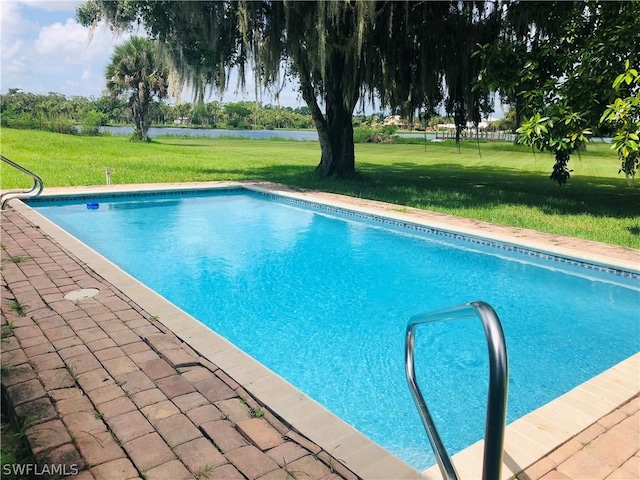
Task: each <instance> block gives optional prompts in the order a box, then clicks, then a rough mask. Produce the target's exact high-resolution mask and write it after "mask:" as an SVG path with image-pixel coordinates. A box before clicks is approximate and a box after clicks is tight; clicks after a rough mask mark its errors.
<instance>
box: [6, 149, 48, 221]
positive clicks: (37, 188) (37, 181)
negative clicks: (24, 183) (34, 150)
mask: <svg viewBox="0 0 640 480" xmlns="http://www.w3.org/2000/svg"><path fill="white" fill-rule="evenodd" d="M0 160H2V161H3V162H4V163H7V164H9V165H11V166H12V167H13V168H15V169H17V170H20V171H21V172H22V173H25V174H27V175H29V176H30V177H31V178H32V179H33V186H32V187H31V188H30V189H29V190H11V191H8V192H5V193H3V194H2V196H0V210H4V207H5V205H6V203H7V202H8V201H9V200H11V199H12V198H28V197H37V196H38V195H40V194H41V193H42V190H44V182H43V181H42V179H41V178H40V177H39V176H38V175H36V174H35V173H33V172H32V171H30V170H27V169H26V168H24V167H23V166H22V165H19V164H17V163H16V162H14V161H13V160H9V159H8V158H7V157H5V156H3V155H0ZM33 192H36V193H33Z"/></svg>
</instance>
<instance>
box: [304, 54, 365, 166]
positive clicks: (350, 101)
mask: <svg viewBox="0 0 640 480" xmlns="http://www.w3.org/2000/svg"><path fill="white" fill-rule="evenodd" d="M331 66H332V68H331V69H330V70H329V71H330V72H331V73H329V74H328V75H329V78H327V79H326V81H325V84H324V91H325V108H326V115H325V114H323V113H322V111H321V110H320V107H319V106H318V102H317V100H316V92H315V89H314V88H313V85H312V83H311V78H310V75H309V71H308V69H307V68H306V64H305V63H304V61H302V62H297V65H296V69H297V71H298V78H299V80H300V91H301V93H302V98H304V100H305V102H306V103H307V106H308V107H309V110H310V111H311V118H312V119H313V123H314V124H315V126H316V130H317V131H318V139H319V141H320V150H321V152H322V156H321V158H320V163H319V164H318V166H317V167H316V172H318V173H319V174H320V175H321V176H323V177H345V176H349V175H353V174H354V173H355V149H354V144H353V123H352V117H353V110H354V108H355V105H356V103H357V101H358V90H357V88H356V89H353V90H352V91H346V89H345V88H343V84H342V71H343V67H344V57H343V56H341V55H335V54H334V55H333V58H332V62H331Z"/></svg>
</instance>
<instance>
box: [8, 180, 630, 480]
mask: <svg viewBox="0 0 640 480" xmlns="http://www.w3.org/2000/svg"><path fill="white" fill-rule="evenodd" d="M230 188H246V189H249V190H255V191H260V192H264V193H271V194H277V195H282V196H286V197H290V198H295V199H298V200H305V201H310V202H314V203H324V204H328V205H331V206H334V207H337V208H344V209H348V210H354V209H357V210H358V211H361V212H363V213H368V214H371V215H377V216H385V217H390V218H393V219H396V220H400V221H408V222H413V223H418V224H422V225H425V226H427V227H430V228H435V229H440V230H445V231H450V232H457V233H461V234H464V235H471V236H475V237H482V238H486V239H490V240H494V241H498V242H506V243H510V244H516V245H520V246H522V247H524V248H530V249H532V250H536V251H542V252H545V253H550V254H554V255H559V256H566V257H567V258H573V259H579V260H582V261H585V262H593V263H597V264H601V265H606V266H610V267H613V268H620V269H624V270H628V271H632V272H639V271H640V270H639V269H638V268H637V267H638V265H637V263H634V256H633V250H632V249H623V248H621V247H615V246H611V248H612V249H618V250H621V251H622V252H623V255H622V257H623V258H612V257H610V256H608V255H606V254H605V255H603V254H602V253H598V252H593V251H584V250H579V249H576V248H573V247H571V246H570V245H569V246H567V245H563V244H562V243H561V242H557V243H556V241H555V237H554V241H553V242H552V243H548V242H547V243H546V244H545V243H544V242H541V241H540V240H538V239H534V240H531V239H529V238H525V237H523V233H522V229H511V230H513V231H514V232H515V233H514V234H513V235H509V233H508V232H506V233H505V231H504V230H509V229H508V228H505V227H500V228H498V229H499V230H502V231H500V232H497V233H496V232H495V231H493V230H492V229H489V228H488V227H487V226H490V225H491V224H487V223H486V222H476V221H468V220H462V222H461V223H462V225H460V224H458V225H452V224H451V219H453V218H456V217H452V216H449V215H441V214H436V215H435V217H436V218H429V219H427V220H425V219H424V218H422V217H421V215H420V214H418V215H416V214H415V213H416V212H414V209H405V208H404V207H402V208H400V206H398V205H391V204H384V203H382V202H372V201H364V200H360V199H354V198H351V197H345V196H341V195H336V194H326V193H322V192H310V191H295V190H292V189H290V188H288V187H286V186H283V185H277V184H271V183H266V182H199V183H190V184H153V185H148V184H145V185H117V186H113V185H112V186H109V187H103V186H99V187H72V188H55V189H54V188H51V189H47V190H46V191H45V193H44V194H43V196H46V197H56V196H68V195H87V194H89V195H91V194H93V195H104V194H110V193H145V192H160V191H181V190H183V191H197V190H202V189H207V190H209V189H230ZM11 206H12V207H13V208H14V209H15V210H17V211H18V212H19V213H21V214H22V215H23V216H24V217H25V218H26V219H27V220H29V221H31V222H32V223H33V224H35V225H37V226H39V227H40V229H41V230H42V231H43V232H44V233H46V234H48V235H50V236H51V237H52V238H53V239H54V240H56V241H57V242H58V243H60V244H61V245H62V246H63V247H64V248H66V249H67V250H69V251H70V252H71V253H72V254H73V255H75V256H76V257H77V258H78V259H80V260H81V261H83V262H84V263H85V264H86V265H87V266H88V267H89V268H92V269H93V270H94V271H96V272H97V273H98V274H99V275H101V276H102V277H103V278H104V279H105V280H107V281H109V282H110V283H112V284H113V285H114V286H115V287H116V288H118V289H120V290H122V291H123V292H124V293H125V294H127V296H129V297H130V298H131V299H132V300H133V301H135V302H136V303H137V304H138V305H140V307H142V308H143V309H144V310H145V311H147V312H148V313H150V314H152V315H156V316H157V317H158V318H159V321H160V322H161V323H162V324H163V325H165V326H166V327H167V328H169V329H170V330H171V331H173V332H174V333H175V334H176V335H177V336H178V337H179V338H181V339H182V340H183V341H185V342H186V343H187V344H189V345H190V346H191V347H192V348H194V349H195V350H196V351H198V352H199V353H200V354H201V355H202V356H203V357H205V358H207V359H209V360H210V361H211V362H213V363H215V364H216V365H218V366H219V367H220V368H222V369H223V370H224V371H225V372H226V373H227V374H228V375H229V376H231V377H232V378H233V379H234V380H235V381H236V382H238V383H239V384H240V385H242V386H243V387H244V388H245V389H246V390H247V391H249V392H250V393H251V394H252V395H254V396H255V397H256V398H258V399H259V400H260V401H261V402H262V403H264V404H265V405H267V406H268V407H269V408H270V409H271V410H272V411H274V413H276V414H277V415H279V416H280V417H282V418H283V419H284V420H285V421H286V422H287V423H289V424H290V425H292V426H293V427H294V428H295V429H296V430H298V431H299V432H300V433H302V434H303V435H305V436H306V437H308V438H309V439H311V440H312V441H314V442H315V443H316V444H317V445H319V446H320V447H322V448H323V449H324V450H325V451H327V452H329V453H330V454H332V455H333V456H334V457H335V458H337V459H339V460H340V461H341V462H342V463H344V464H345V465H346V466H347V467H348V468H350V469H351V470H352V471H353V472H354V473H356V474H357V475H358V476H360V477H362V478H364V479H368V478H371V479H397V480H402V479H405V478H406V479H409V478H420V477H422V478H425V479H439V478H441V476H440V472H439V470H438V468H437V466H434V467H431V468H429V469H427V470H425V471H424V472H418V471H417V470H415V469H414V468H412V467H411V466H409V465H408V464H406V463H405V462H403V461H402V460H400V459H399V458H397V457H395V456H394V455H392V454H391V453H389V452H388V451H386V450H385V449H383V448H382V447H380V446H379V445H377V444H375V443H374V442H372V441H371V440H369V439H368V438H367V437H365V436H364V435H362V434H361V433H360V432H358V431H357V430H356V429H354V428H353V427H351V426H350V425H348V424H347V423H346V422H344V421H343V420H341V419H340V418H338V417H337V416H335V415H334V414H332V413H331V412H329V411H328V410H327V409H326V408H324V407H323V406H322V405H320V404H319V403H317V402H316V401H314V400H313V399H311V398H309V397H308V396H306V395H305V394H304V393H302V392H301V391H299V390H298V389H296V388H295V387H293V386H292V385H291V384H289V383H288V382H287V381H286V380H284V379H283V378H282V377H280V376H278V375H277V374H275V373H274V372H272V371H271V370H269V369H267V368H266V367H264V366H263V365H262V364H260V363H258V362H257V361H255V360H254V359H253V358H252V357H250V356H249V355H247V354H245V353H244V352H243V351H241V350H240V349H239V348H237V347H235V346H234V345H233V344H231V343H230V342H228V341H227V340H226V339H224V338H223V337H221V336H220V335H218V334H216V333H215V332H213V331H212V330H211V329H209V328H208V327H206V326H205V325H203V324H202V323H200V322H199V321H198V320H196V319H195V318H193V317H191V316H190V315H188V314H187V313H186V312H184V311H183V310H181V309H180V308H178V307H176V306H175V305H174V304H172V303H171V302H169V301H167V300H166V299H165V298H164V297H162V296H160V295H159V294H157V293H156V292H154V291H153V290H151V289H150V288H148V287H147V286H145V285H143V284H142V283H140V282H138V281H137V280H136V279H135V278H133V277H132V276H130V275H129V274H127V273H126V272H124V271H123V270H122V269H120V267H118V266H116V265H115V264H113V263H111V262H110V261H108V260H107V259H106V258H104V257H103V256H102V255H100V254H98V253H97V252H96V251H94V250H93V249H91V248H90V247H88V246H87V245H85V244H84V243H82V242H80V241H79V240H77V239H76V238H75V237H73V236H72V235H70V234H69V233H67V232H66V231H64V230H63V229H61V228H60V227H58V226H57V225H55V224H54V223H53V222H51V221H49V220H48V219H46V218H45V217H43V216H42V215H40V214H39V213H38V212H36V211H35V210H33V209H32V208H31V207H29V206H28V205H25V204H24V203H22V202H20V201H16V200H12V201H11ZM399 208H400V209H401V210H402V211H398V210H397V209H399ZM405 211H409V213H406V212H405ZM464 223H471V224H472V225H464ZM545 235H546V234H545ZM550 237H551V236H550ZM569 240H570V239H569ZM578 242H580V241H578ZM625 251H626V252H630V254H631V255H630V257H629V259H625V258H624V256H625V255H624V253H625ZM638 258H639V259H640V257H638ZM639 379H640V353H639V354H635V355H633V356H631V357H629V358H628V359H626V360H624V361H623V362H621V363H619V364H617V365H615V366H614V367H612V368H611V369H609V370H607V371H605V372H603V373H601V374H600V375H598V376H596V377H594V378H592V379H590V380H588V381H587V382H585V383H583V384H582V385H580V386H578V387H576V388H574V389H573V390H571V391H570V392H568V393H566V394H564V395H562V396H561V397H559V398H557V399H555V400H554V401H552V402H550V403H548V404H547V405H544V406H542V407H541V408H539V409H537V410H535V411H534V412H531V413H530V414H528V415H526V416H524V417H522V418H520V419H518V420H517V421H515V422H513V423H512V424H510V425H508V426H507V429H506V435H505V449H504V450H505V458H504V466H503V473H502V478H505V479H507V478H512V477H513V476H514V475H516V474H517V473H520V472H521V471H522V470H524V469H526V468H527V467H528V466H530V465H531V464H533V463H535V462H536V461H537V460H539V459H540V458H542V457H544V456H545V455H546V454H548V453H549V452H551V451H553V450H554V449H555V448H557V447H558V446H559V445H561V444H562V443H564V442H566V441H567V440H569V439H570V438H572V437H573V436H575V435H577V434H578V433H579V432H580V431H582V430H584V429H585V428H587V427H588V426H589V425H591V424H593V423H595V422H596V421H598V420H599V419H600V418H601V417H603V416H604V415H606V414H608V413H609V412H611V411H612V410H614V409H615V408H617V407H618V406H619V405H621V404H623V403H625V402H626V401H628V400H629V399H631V398H633V397H634V396H635V395H637V394H638V393H639V392H640V380H639ZM482 445H483V442H482V441H479V442H477V443H476V444H474V445H472V446H470V447H468V448H467V449H465V450H463V451H461V452H459V453H457V454H455V455H454V456H453V461H454V464H455V466H456V469H457V470H458V473H459V474H460V477H461V478H463V479H466V478H469V479H475V478H479V477H480V475H481V471H482Z"/></svg>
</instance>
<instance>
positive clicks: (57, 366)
mask: <svg viewBox="0 0 640 480" xmlns="http://www.w3.org/2000/svg"><path fill="white" fill-rule="evenodd" d="M1 242H2V286H1V288H2V309H1V311H2V332H3V343H2V367H3V374H2V393H3V400H5V399H6V400H7V401H8V402H9V403H10V404H11V407H12V411H13V413H14V414H15V416H16V417H17V419H18V421H19V422H20V424H23V422H25V421H26V422H28V425H29V426H28V427H27V429H26V437H27V439H28V441H29V444H30V446H31V448H32V450H33V453H34V456H35V458H36V460H37V462H38V463H39V464H40V465H41V466H44V465H60V464H64V465H67V466H68V468H67V469H66V470H64V471H66V472H74V471H75V469H76V468H77V470H78V475H77V477H78V478H81V479H84V480H88V479H96V480H102V479H104V480H107V479H108V480H119V479H123V480H124V479H130V478H145V479H148V480H154V479H166V480H179V479H190V478H200V479H204V478H208V479H210V480H214V479H241V480H244V479H248V480H254V479H261V480H285V479H288V478H297V479H323V480H339V479H346V480H354V479H356V478H358V477H357V476H356V475H354V474H353V473H352V472H351V471H349V470H348V469H347V468H346V467H344V466H343V465H342V464H340V462H338V461H337V460H335V459H333V458H331V457H330V455H329V454H328V453H327V452H324V451H322V450H321V449H320V448H319V447H318V446H317V445H315V444H313V443H312V442H310V441H309V440H307V439H306V438H304V437H303V436H301V435H300V434H299V433H298V432H296V431H293V430H292V429H291V428H290V427H289V426H287V425H286V424H285V423H283V422H282V421H280V420H279V419H278V418H276V417H275V416H274V415H273V414H271V413H270V411H269V409H268V408H267V407H266V406H264V405H260V404H259V403H258V402H257V401H256V400H255V399H253V398H252V397H251V395H249V394H248V393H247V392H246V391H245V390H244V389H243V388H242V387H241V386H240V385H238V384H237V383H235V382H234V381H233V380H232V379H230V378H229V377H228V376H227V375H226V374H224V372H222V371H221V370H220V369H219V368H218V367H217V366H216V365H214V364H212V363H211V362H209V361H208V360H206V359H204V358H202V357H201V356H199V355H198V353H196V352H194V351H193V350H192V349H191V348H189V347H188V346H187V345H186V344H184V343H182V342H180V341H179V340H178V339H177V338H176V337H175V336H174V335H173V334H172V333H171V332H170V331H169V330H168V329H167V328H166V327H164V326H163V325H162V323H161V322H159V321H157V320H156V319H155V318H153V317H151V316H150V315H149V314H147V313H146V312H144V311H142V309H140V308H139V307H138V306H137V305H136V304H135V303H134V302H132V301H131V300H130V299H129V298H128V297H127V296H126V295H125V294H124V293H123V292H121V291H119V290H117V289H116V288H115V287H114V286H112V285H110V284H109V283H107V282H106V281H105V280H104V279H102V278H101V277H100V275H98V274H97V273H95V272H93V271H91V270H90V269H89V268H87V267H86V266H84V265H83V264H82V262H80V261H79V260H78V259H76V258H74V257H73V256H72V255H71V254H70V253H68V252H66V251H65V250H64V249H63V248H61V247H60V246H59V245H58V244H56V243H55V242H54V241H52V240H51V239H50V238H47V237H46V236H45V235H44V234H42V233H41V232H40V231H39V230H38V229H37V228H36V227H34V226H33V225H31V224H30V223H28V222H27V221H26V220H25V219H23V218H22V217H21V216H20V215H19V214H18V213H16V212H15V211H11V210H9V211H4V212H2V238H1ZM88 288H95V289H97V290H98V294H97V295H95V296H94V297H90V298H86V299H81V300H77V301H72V300H67V299H65V295H66V294H68V293H69V292H73V291H76V290H78V289H88ZM58 476H60V475H59V474H53V475H52V477H58Z"/></svg>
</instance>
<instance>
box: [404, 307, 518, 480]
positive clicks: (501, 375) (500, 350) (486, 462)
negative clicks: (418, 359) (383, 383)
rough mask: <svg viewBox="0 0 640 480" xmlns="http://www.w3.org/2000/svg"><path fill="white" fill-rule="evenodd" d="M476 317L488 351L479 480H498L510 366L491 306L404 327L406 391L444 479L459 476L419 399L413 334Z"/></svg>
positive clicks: (443, 313) (422, 318)
mask: <svg viewBox="0 0 640 480" xmlns="http://www.w3.org/2000/svg"><path fill="white" fill-rule="evenodd" d="M470 316H478V317H480V320H481V321H482V326H483V327H484V332H485V335H486V337H487V347H488V349H489V394H488V398H487V416H486V420H485V434H484V458H483V465H482V478H483V479H484V480H498V479H499V478H500V471H501V469H502V454H503V447H504V426H505V421H506V414H507V391H508V384H509V366H508V359H507V345H506V343H505V340H504V332H503V331H502V325H501V324H500V319H499V318H498V316H497V315H496V312H495V311H494V310H493V308H491V306H490V305H489V304H487V303H484V302H471V303H467V304H464V305H459V306H457V307H452V308H448V309H445V310H439V311H437V312H432V313H426V314H423V315H416V316H415V317H412V318H411V320H409V323H408V324H407V333H406V338H405V370H406V374H407V381H408V383H409V388H410V389H411V393H412V395H413V400H414V401H415V402H416V406H417V407H418V411H419V413H420V418H421V419H422V424H423V425H424V428H425V430H426V431H427V436H428V437H429V442H431V446H432V447H433V450H434V453H435V456H436V460H437V462H438V466H439V467H440V472H441V473H442V476H443V478H445V479H447V480H457V479H458V473H457V472H456V469H455V467H454V465H453V462H452V461H451V458H450V457H449V454H448V453H447V451H446V449H445V447H444V444H443V442H442V440H441V439H440V435H439V434H438V430H437V429H436V426H435V424H434V422H433V418H432V417H431V414H430V413H429V409H428V408H427V404H426V402H425V400H424V397H423V396H422V392H421V391H420V388H419V387H418V384H417V383H416V379H415V363H414V349H415V347H414V343H415V330H416V328H417V327H418V326H419V325H423V324H425V323H433V322H440V321H446V320H458V319H461V318H465V317H470Z"/></svg>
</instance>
